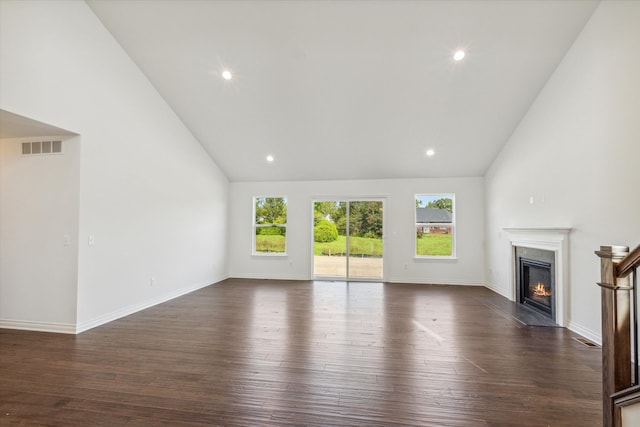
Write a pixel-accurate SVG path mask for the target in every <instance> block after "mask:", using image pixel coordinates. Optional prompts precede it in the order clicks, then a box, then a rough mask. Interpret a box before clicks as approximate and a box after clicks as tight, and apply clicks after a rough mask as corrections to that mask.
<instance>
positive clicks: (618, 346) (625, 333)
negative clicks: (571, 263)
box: [596, 246, 631, 427]
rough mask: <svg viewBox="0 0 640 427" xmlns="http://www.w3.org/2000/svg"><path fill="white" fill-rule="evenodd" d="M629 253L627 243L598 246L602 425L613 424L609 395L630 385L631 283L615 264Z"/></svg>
mask: <svg viewBox="0 0 640 427" xmlns="http://www.w3.org/2000/svg"><path fill="white" fill-rule="evenodd" d="M628 254H629V248H628V247H626V246H600V250H599V251H597V252H596V255H598V256H599V257H600V283H598V285H599V286H600V289H601V294H602V400H603V419H604V422H603V425H604V426H605V427H612V426H613V415H614V412H613V403H612V400H611V395H612V394H613V393H615V392H617V391H620V390H623V389H625V388H627V387H630V386H631V322H630V315H631V298H630V292H631V287H630V286H629V277H628V276H627V277H625V278H618V277H617V273H616V266H617V264H618V263H619V262H620V261H621V260H622V259H623V258H624V257H625V256H627V255H628Z"/></svg>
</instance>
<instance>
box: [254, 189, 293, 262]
mask: <svg viewBox="0 0 640 427" xmlns="http://www.w3.org/2000/svg"><path fill="white" fill-rule="evenodd" d="M259 199H283V200H284V204H285V217H286V220H285V222H284V223H282V224H272V223H265V224H258V222H257V218H256V207H257V202H258V200H259ZM252 202H253V207H252V209H251V210H252V220H251V222H252V224H253V226H252V227H251V231H252V232H251V255H252V256H259V257H284V256H287V247H288V246H289V241H288V236H287V222H288V221H289V217H288V213H289V200H288V198H287V196H254V197H253V198H252ZM267 227H280V228H283V229H284V252H262V251H257V250H256V236H257V234H256V232H257V230H258V228H267Z"/></svg>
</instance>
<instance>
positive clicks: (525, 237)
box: [502, 227, 571, 327]
mask: <svg viewBox="0 0 640 427" xmlns="http://www.w3.org/2000/svg"><path fill="white" fill-rule="evenodd" d="M502 229H503V230H504V231H505V232H506V233H507V236H508V237H509V244H510V245H511V250H510V251H509V254H510V257H511V260H510V263H511V266H512V273H513V274H512V278H511V283H512V286H511V288H512V296H511V299H512V300H513V301H515V300H516V269H517V266H516V265H515V248H516V247H525V248H534V249H542V250H547V251H551V252H554V254H555V273H556V274H555V283H556V289H555V304H556V306H555V315H556V323H557V324H558V325H560V326H563V327H567V326H568V318H567V314H568V311H569V309H568V307H569V289H570V287H569V233H570V232H571V228H520V227H503V228H502Z"/></svg>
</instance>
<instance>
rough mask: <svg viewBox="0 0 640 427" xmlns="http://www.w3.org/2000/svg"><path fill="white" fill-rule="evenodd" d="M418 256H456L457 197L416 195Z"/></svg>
mask: <svg viewBox="0 0 640 427" xmlns="http://www.w3.org/2000/svg"><path fill="white" fill-rule="evenodd" d="M415 202H416V215H415V220H416V256H417V257H450V258H451V257H454V256H455V229H456V227H455V195H454V194H416V200H415Z"/></svg>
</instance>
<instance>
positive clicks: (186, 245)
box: [0, 0, 229, 330]
mask: <svg viewBox="0 0 640 427" xmlns="http://www.w3.org/2000/svg"><path fill="white" fill-rule="evenodd" d="M0 49H1V50H0V55H1V57H2V61H0V73H1V75H2V79H1V81H0V108H2V109H4V110H7V111H11V112H13V113H16V114H19V115H22V116H27V117H30V118H34V119H37V120H39V121H43V122H46V123H50V124H52V125H55V126H57V127H61V128H64V129H69V130H71V131H73V132H76V133H78V134H80V135H81V138H82V150H81V158H80V191H79V224H78V228H79V233H78V235H79V238H78V246H79V258H78V259H79V261H78V262H79V264H78V285H77V289H78V291H77V293H78V300H77V307H78V309H77V318H76V322H77V328H78V330H83V329H86V328H89V327H92V326H96V325H98V324H100V323H104V322H106V321H109V320H112V319H114V318H117V317H119V316H122V315H126V314H128V313H131V312H133V311H136V310H138V309H141V308H144V307H147V306H149V305H152V304H155V303H158V302H161V301H163V300H166V299H168V298H171V297H174V296H177V295H180V294H182V293H185V292H188V291H190V290H193V289H196V288H198V287H202V286H205V285H208V284H210V283H213V282H216V281H218V280H221V279H224V278H226V277H227V270H226V265H227V258H226V242H227V229H228V225H227V211H228V207H227V203H228V190H229V184H228V181H227V179H226V178H225V177H224V175H223V174H222V173H221V172H220V170H219V169H218V168H217V166H216V165H215V164H214V163H213V162H212V161H211V159H210V158H209V157H208V156H207V154H206V153H205V152H204V150H203V149H202V147H201V146H200V145H199V143H198V142H197V141H196V140H195V139H194V138H193V136H192V135H191V134H190V133H189V131H188V130H187V129H186V128H185V126H184V125H183V124H182V122H181V121H180V120H179V118H178V117H177V116H176V115H175V114H174V112H173V111H172V110H171V109H170V108H169V107H168V106H167V105H166V103H165V102H164V101H163V99H162V98H161V97H160V96H159V94H158V93H157V92H156V91H155V89H154V88H153V87H152V86H151V84H150V83H149V81H148V80H147V79H146V78H145V76H144V75H143V74H142V73H141V72H140V70H139V69H138V68H137V67H136V66H135V64H134V63H133V62H132V61H131V60H130V58H129V57H128V56H127V55H126V54H125V53H124V51H123V50H122V49H121V47H120V46H119V45H118V44H117V43H116V42H115V41H114V39H113V38H112V36H111V35H110V34H109V33H108V32H107V30H106V29H105V28H104V27H103V26H102V24H101V23H100V21H99V20H98V19H97V18H96V16H95V15H94V14H93V12H92V11H91V10H90V9H89V7H88V6H87V5H86V4H85V3H84V2H79V1H53V0H52V1H46V2H45V1H2V2H0ZM89 235H93V236H94V239H95V244H94V245H93V246H89V245H88V237H89ZM152 277H153V278H155V281H154V282H153V285H152V282H151V278H152ZM0 285H2V286H4V284H0Z"/></svg>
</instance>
